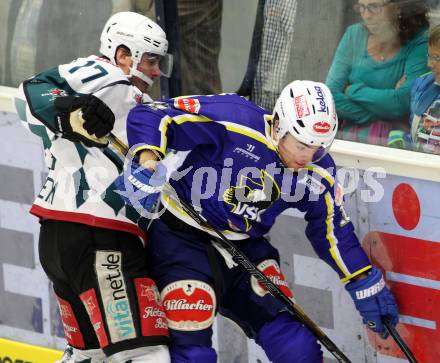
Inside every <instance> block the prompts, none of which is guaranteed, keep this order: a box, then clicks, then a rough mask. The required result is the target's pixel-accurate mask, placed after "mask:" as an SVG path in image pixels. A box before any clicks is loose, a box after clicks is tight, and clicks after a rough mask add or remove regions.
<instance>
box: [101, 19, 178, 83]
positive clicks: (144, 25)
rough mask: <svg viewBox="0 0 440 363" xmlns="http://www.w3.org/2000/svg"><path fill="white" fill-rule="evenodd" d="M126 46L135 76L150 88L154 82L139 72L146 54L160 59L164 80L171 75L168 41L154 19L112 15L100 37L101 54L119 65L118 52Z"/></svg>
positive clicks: (132, 72) (132, 73)
mask: <svg viewBox="0 0 440 363" xmlns="http://www.w3.org/2000/svg"><path fill="white" fill-rule="evenodd" d="M121 45H124V46H125V47H127V48H128V49H129V50H130V52H131V57H132V59H133V66H132V67H131V69H130V75H134V76H136V77H138V78H140V79H142V80H143V81H144V82H146V83H148V84H149V85H152V84H153V80H152V79H151V78H150V77H147V76H146V75H144V74H143V73H142V72H140V71H138V70H137V67H138V64H139V62H140V61H141V58H142V55H143V54H144V53H147V54H151V55H157V56H160V65H159V67H160V71H161V74H162V75H163V76H165V77H169V76H170V75H171V70H172V66H173V58H172V55H171V54H168V53H167V50H168V41H167V38H166V34H165V32H164V31H163V30H162V28H161V27H160V26H159V25H158V24H156V23H155V22H154V21H152V20H151V19H149V18H147V17H146V16H143V15H141V14H138V13H134V12H130V11H123V12H120V13H116V14H114V15H112V16H111V17H110V18H109V19H108V20H107V22H106V24H105V26H104V29H103V31H102V33H101V47H100V49H99V51H100V52H101V54H103V55H105V56H106V57H108V58H109V59H110V60H111V61H112V62H113V63H115V62H116V60H115V56H116V50H117V49H118V47H119V46H121Z"/></svg>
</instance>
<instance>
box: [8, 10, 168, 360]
mask: <svg viewBox="0 0 440 363" xmlns="http://www.w3.org/2000/svg"><path fill="white" fill-rule="evenodd" d="M167 49H168V42H167V39H166V35H165V33H164V31H163V30H162V29H161V28H160V26H159V25H157V24H156V23H155V22H153V21H152V20H150V19H148V18H147V17H145V16H142V15H140V14H137V13H132V12H121V13H117V14H115V15H113V16H112V17H111V18H110V19H109V20H108V21H107V23H106V24H105V26H104V29H103V31H102V34H101V47H100V53H101V56H96V55H91V56H89V57H87V58H79V59H76V60H74V61H73V62H71V63H69V64H62V65H60V66H58V67H55V68H52V69H49V70H47V71H44V72H42V73H40V74H38V75H36V76H34V77H32V78H31V79H28V80H26V81H24V82H23V83H22V84H21V85H20V87H19V94H18V96H17V98H16V99H15V106H16V109H17V112H18V114H19V116H20V119H21V120H22V122H23V123H24V124H25V125H26V127H27V128H28V129H29V130H30V131H31V132H32V133H34V134H35V135H37V136H38V137H40V138H41V139H42V142H43V145H44V149H45V158H46V164H47V166H48V169H49V174H48V176H47V179H46V182H45V183H44V185H43V187H42V189H41V191H40V193H39V195H38V196H37V198H36V200H35V202H34V204H33V205H32V208H31V213H32V214H34V215H36V216H37V217H39V219H40V223H41V230H40V240H39V254H40V261H41V264H42V267H43V268H44V270H45V272H46V273H47V275H48V277H49V279H50V280H51V281H52V282H53V285H54V291H55V294H56V295H57V298H58V304H59V308H60V315H61V318H62V321H63V325H64V332H65V337H66V339H67V341H68V343H69V345H70V346H71V347H73V355H72V357H71V358H70V360H69V362H80V361H81V362H91V363H92V362H93V363H95V362H103V361H107V360H111V361H112V362H113V363H119V362H132V363H153V362H154V363H167V362H169V360H170V358H169V353H168V348H167V344H168V328H167V323H166V318H165V314H164V312H163V308H162V305H161V302H160V298H159V293H158V290H157V288H156V285H155V283H154V281H152V280H151V279H150V278H149V274H148V270H147V267H146V264H145V258H144V245H143V240H144V238H145V236H144V232H143V229H142V228H140V227H139V223H140V221H141V218H139V215H138V214H137V212H136V211H135V210H134V209H132V208H130V207H127V206H125V205H124V202H123V201H122V199H121V198H120V196H119V195H118V194H116V193H115V192H114V189H115V188H114V185H113V181H114V180H115V178H116V177H117V176H118V174H119V172H120V171H121V164H120V160H119V158H118V157H117V155H116V153H115V152H114V151H113V150H112V149H111V148H110V147H109V146H108V145H107V142H106V141H105V140H104V139H103V138H102V137H103V136H104V135H106V134H107V133H108V132H109V131H112V132H113V133H114V134H116V136H118V137H119V138H121V139H122V140H126V136H125V129H126V126H125V125H126V116H127V113H128V111H129V110H130V109H131V108H132V107H133V106H135V105H136V104H137V103H139V102H142V101H146V100H151V98H150V97H149V96H148V95H147V94H146V92H147V89H148V87H149V86H150V85H151V84H152V83H153V80H154V79H155V78H157V77H159V76H160V75H161V74H163V75H166V76H169V74H170V70H171V66H172V62H171V61H170V60H172V58H171V56H170V55H169V54H167ZM78 124H83V128H84V129H85V130H86V131H87V132H85V131H84V129H82V131H81V128H78V127H77V125H78Z"/></svg>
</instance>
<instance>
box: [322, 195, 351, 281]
mask: <svg viewBox="0 0 440 363" xmlns="http://www.w3.org/2000/svg"><path fill="white" fill-rule="evenodd" d="M325 204H326V205H327V218H326V221H325V224H326V226H327V233H326V238H327V241H329V243H330V249H329V251H330V255H331V256H332V258H333V260H334V261H335V262H336V265H337V266H338V267H339V269H340V270H341V271H342V273H343V274H344V276H350V275H351V274H350V271H349V270H348V268H347V266H346V265H345V263H344V260H343V259H342V257H341V254H340V252H339V249H338V240H337V238H336V236H335V234H334V233H333V215H334V209H333V205H334V203H333V198H332V196H331V194H330V193H329V192H327V193H326V194H325Z"/></svg>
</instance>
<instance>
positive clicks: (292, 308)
mask: <svg viewBox="0 0 440 363" xmlns="http://www.w3.org/2000/svg"><path fill="white" fill-rule="evenodd" d="M107 139H108V141H109V142H110V143H111V144H112V145H113V146H114V147H115V149H117V150H118V152H120V153H121V154H122V155H124V156H126V155H127V154H129V155H132V154H131V153H130V150H129V149H128V147H127V146H126V145H124V143H123V142H122V141H120V140H119V139H118V138H117V137H116V136H114V135H113V134H112V133H110V134H109V135H108V136H107ZM164 189H165V190H166V191H168V192H171V193H170V195H171V194H172V195H176V194H175V192H174V190H173V188H172V187H171V186H170V185H169V183H166V184H165V186H164ZM176 202H178V203H179V204H180V206H181V207H182V209H183V210H184V211H185V212H186V213H187V214H188V215H189V216H190V217H191V218H192V219H193V220H194V221H195V222H196V223H198V224H199V225H200V226H202V227H205V228H207V229H209V230H211V231H212V232H214V233H215V234H216V235H217V236H218V237H217V239H216V241H215V242H214V243H217V244H218V245H220V246H221V247H222V248H224V249H225V250H227V251H228V252H229V254H230V255H231V257H232V259H233V260H234V261H235V262H236V263H238V264H239V265H241V266H242V267H244V269H245V270H246V271H248V272H249V274H250V275H251V276H254V277H255V278H256V279H257V280H258V282H260V283H261V284H262V285H263V286H264V287H265V288H266V289H267V290H268V291H269V293H270V294H271V295H272V296H273V297H274V298H276V299H277V300H278V301H280V302H281V303H283V305H284V306H285V307H286V308H287V310H288V311H289V312H290V313H291V314H292V315H293V316H294V317H295V318H296V319H297V320H298V321H300V322H301V323H302V324H304V325H305V326H306V327H307V328H308V329H309V330H310V331H311V332H312V333H313V334H314V335H315V337H316V338H317V339H318V340H319V341H320V342H321V343H322V345H324V347H325V348H326V349H327V350H328V351H329V352H330V353H331V354H332V355H333V356H334V357H335V358H336V360H337V361H338V362H342V363H351V361H350V360H349V359H348V358H347V357H346V356H345V354H344V353H343V352H342V351H341V350H340V349H339V348H338V347H337V346H336V344H335V343H333V341H332V340H331V339H330V338H329V337H328V336H327V335H326V334H325V333H324V332H323V331H322V330H321V328H320V327H319V326H318V325H316V324H315V323H314V322H313V321H312V320H311V319H310V318H309V317H308V316H307V315H306V313H305V312H304V311H303V310H302V309H301V308H300V307H299V306H298V305H297V304H296V303H295V302H293V301H292V300H291V299H289V298H288V297H287V296H286V295H285V294H284V293H283V292H282V291H281V290H280V289H279V288H278V286H276V285H275V284H274V283H273V282H272V281H271V280H270V279H269V278H268V277H267V276H266V275H264V274H263V273H262V272H261V271H260V270H259V269H258V268H257V267H256V266H255V265H254V264H253V263H252V262H251V261H250V260H249V259H248V258H247V257H246V256H245V255H244V254H243V253H242V252H241V251H240V250H238V249H237V247H236V246H235V244H234V243H233V242H232V241H230V240H229V239H227V238H226V237H225V236H224V234H223V233H222V232H220V231H219V230H218V229H216V228H214V227H212V226H211V225H209V223H208V221H207V220H206V219H205V218H204V217H203V216H201V215H200V214H199V213H198V212H197V211H196V210H195V209H194V207H193V206H192V205H190V204H188V203H186V202H185V201H184V200H181V199H180V198H177V200H176Z"/></svg>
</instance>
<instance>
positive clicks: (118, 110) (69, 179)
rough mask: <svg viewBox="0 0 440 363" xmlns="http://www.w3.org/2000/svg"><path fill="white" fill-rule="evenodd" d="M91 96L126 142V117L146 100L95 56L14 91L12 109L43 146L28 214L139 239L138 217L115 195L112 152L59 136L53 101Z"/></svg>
mask: <svg viewBox="0 0 440 363" xmlns="http://www.w3.org/2000/svg"><path fill="white" fill-rule="evenodd" d="M90 93H93V94H94V95H95V96H96V97H99V98H100V99H101V100H102V101H104V102H105V103H106V104H107V105H108V106H109V107H110V108H111V110H112V111H113V113H114V115H115V126H114V129H113V133H114V134H115V135H116V136H117V137H118V138H120V139H121V140H122V141H124V142H125V143H126V142H127V137H126V116H127V113H128V111H129V110H130V109H131V108H132V107H133V106H135V105H136V104H137V103H139V102H146V101H151V98H150V97H148V96H147V95H145V94H142V93H141V92H140V91H139V90H138V89H137V88H136V87H134V86H133V85H131V83H130V82H129V81H128V79H127V76H126V75H125V74H124V73H123V72H122V70H121V69H120V68H119V67H117V66H115V65H113V64H111V63H110V62H109V61H108V60H106V59H103V58H99V57H97V56H94V55H92V56H89V57H87V58H78V59H77V60H75V61H73V62H72V63H69V64H63V65H60V66H58V67H56V68H52V69H50V70H47V71H45V72H43V73H40V74H38V75H36V76H34V77H33V78H31V79H29V80H27V81H24V82H23V83H22V84H21V85H20V87H19V94H18V96H17V98H16V99H15V106H16V109H17V112H18V115H19V117H20V119H21V120H22V122H23V124H24V125H25V126H26V127H27V128H28V129H29V130H30V131H31V132H32V133H34V134H35V135H37V136H39V137H40V138H41V139H42V141H43V145H44V150H45V159H46V165H47V167H48V169H49V173H48V176H47V179H46V182H45V183H44V185H43V187H42V189H41V191H40V193H39V195H38V196H37V198H36V199H35V201H34V204H33V205H32V208H31V213H32V214H34V215H36V216H38V217H40V218H48V219H56V220H64V221H70V222H77V223H83V224H88V225H91V226H96V227H102V228H109V229H115V230H121V231H126V232H130V233H134V234H137V235H139V236H140V237H142V238H143V237H144V232H143V231H142V229H141V228H139V227H138V222H139V214H138V213H137V212H136V211H135V210H134V209H133V208H131V207H127V206H126V205H125V204H124V202H123V200H122V199H121V198H120V197H119V195H118V194H117V193H115V191H114V189H115V188H114V186H113V181H114V180H115V178H116V177H117V176H118V174H119V173H120V172H121V171H122V164H123V161H122V160H121V158H120V157H119V156H118V154H116V152H115V151H114V150H112V148H111V147H107V148H104V149H100V148H96V147H86V146H85V145H83V144H82V143H80V142H71V141H69V140H67V139H64V138H62V137H61V133H60V130H59V128H58V125H57V122H56V114H55V110H54V105H53V101H54V100H55V98H56V97H60V96H65V95H81V94H90Z"/></svg>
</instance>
